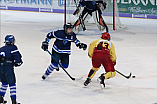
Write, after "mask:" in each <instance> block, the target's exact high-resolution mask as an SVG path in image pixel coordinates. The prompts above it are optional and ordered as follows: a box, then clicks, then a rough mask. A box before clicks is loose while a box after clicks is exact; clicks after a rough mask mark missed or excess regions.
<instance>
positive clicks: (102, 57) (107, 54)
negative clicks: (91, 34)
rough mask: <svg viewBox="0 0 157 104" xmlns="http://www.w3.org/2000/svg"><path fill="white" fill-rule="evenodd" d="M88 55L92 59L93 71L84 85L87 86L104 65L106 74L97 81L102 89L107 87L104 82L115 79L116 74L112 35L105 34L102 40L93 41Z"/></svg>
mask: <svg viewBox="0 0 157 104" xmlns="http://www.w3.org/2000/svg"><path fill="white" fill-rule="evenodd" d="M88 55H89V57H90V58H92V65H93V67H92V69H91V70H90V72H89V74H88V78H87V80H86V81H85V82H84V85H85V86H87V85H88V84H89V83H90V82H91V79H92V78H93V77H94V75H95V73H96V72H97V71H98V70H99V68H100V66H101V65H103V67H104V69H105V72H106V73H105V74H104V73H103V74H101V76H100V77H99V78H98V79H97V81H98V82H99V84H100V86H101V88H104V87H105V83H104V80H106V79H109V78H113V77H114V76H115V74H116V72H115V69H114V66H115V65H116V54H115V48H114V45H113V43H112V42H111V41H110V34H109V33H103V34H102V37H101V39H98V40H95V41H93V42H92V43H91V44H90V46H89V50H88Z"/></svg>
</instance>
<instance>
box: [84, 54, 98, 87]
mask: <svg viewBox="0 0 157 104" xmlns="http://www.w3.org/2000/svg"><path fill="white" fill-rule="evenodd" d="M100 57H101V54H100V53H94V54H93V57H92V65H93V68H92V69H91V70H90V72H89V74H88V78H87V80H86V81H85V82H84V85H85V86H87V85H88V84H89V83H90V82H91V79H92V78H93V77H94V75H95V73H96V72H97V71H98V70H99V68H100V66H101V60H100Z"/></svg>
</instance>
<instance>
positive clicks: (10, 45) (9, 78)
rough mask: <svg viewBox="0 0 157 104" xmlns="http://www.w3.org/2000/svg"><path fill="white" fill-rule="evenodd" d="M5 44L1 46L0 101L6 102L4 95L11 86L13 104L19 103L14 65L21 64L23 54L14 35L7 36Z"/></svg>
mask: <svg viewBox="0 0 157 104" xmlns="http://www.w3.org/2000/svg"><path fill="white" fill-rule="evenodd" d="M4 43H5V46H3V47H1V48H0V81H1V82H2V85H1V87H0V103H2V104H3V103H4V99H3V97H4V96H5V93H6V90H7V87H8V86H9V88H10V97H11V100H12V104H19V103H17V101H16V77H15V74H14V66H15V67H18V66H21V64H22V63H23V62H22V59H21V58H22V56H21V54H20V52H19V51H18V48H17V46H16V45H14V43H15V38H14V36H13V35H7V36H6V37H5V42H4Z"/></svg>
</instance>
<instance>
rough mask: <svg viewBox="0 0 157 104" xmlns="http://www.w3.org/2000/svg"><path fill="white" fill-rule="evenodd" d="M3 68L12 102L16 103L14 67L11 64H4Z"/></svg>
mask: <svg viewBox="0 0 157 104" xmlns="http://www.w3.org/2000/svg"><path fill="white" fill-rule="evenodd" d="M5 69H6V71H5V77H6V80H7V83H8V84H9V88H10V97H11V101H12V104H17V101H16V77H15V73H14V69H13V67H12V66H11V65H10V66H6V68H5Z"/></svg>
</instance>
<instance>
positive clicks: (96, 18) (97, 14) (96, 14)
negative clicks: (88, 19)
mask: <svg viewBox="0 0 157 104" xmlns="http://www.w3.org/2000/svg"><path fill="white" fill-rule="evenodd" d="M92 15H93V19H94V21H95V23H96V24H97V26H98V28H99V30H100V32H101V33H104V32H108V26H107V25H106V23H105V21H104V19H103V17H102V13H101V10H96V11H94V12H93V13H92Z"/></svg>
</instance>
